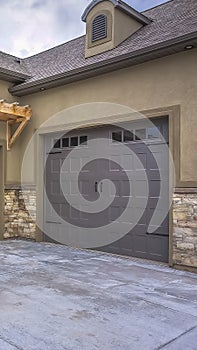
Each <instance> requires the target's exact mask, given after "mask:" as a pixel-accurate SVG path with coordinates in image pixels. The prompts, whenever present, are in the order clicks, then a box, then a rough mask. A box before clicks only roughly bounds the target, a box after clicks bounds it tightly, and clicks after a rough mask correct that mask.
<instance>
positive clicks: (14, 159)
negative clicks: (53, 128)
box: [0, 80, 21, 183]
mask: <svg viewBox="0 0 197 350" xmlns="http://www.w3.org/2000/svg"><path fill="white" fill-rule="evenodd" d="M10 86H12V84H11V83H10V82H7V81H3V80H0V99H4V100H6V101H7V102H15V101H20V99H19V98H17V97H13V96H12V95H11V94H10V93H9V91H8V89H9V87H10ZM0 139H1V140H6V123H5V122H0ZM20 142H21V139H18V140H17V142H16V144H15V146H14V147H13V148H12V150H11V151H9V152H6V153H5V165H6V169H5V176H6V182H10V183H16V182H20V164H21V161H20ZM5 144H6V143H5Z"/></svg>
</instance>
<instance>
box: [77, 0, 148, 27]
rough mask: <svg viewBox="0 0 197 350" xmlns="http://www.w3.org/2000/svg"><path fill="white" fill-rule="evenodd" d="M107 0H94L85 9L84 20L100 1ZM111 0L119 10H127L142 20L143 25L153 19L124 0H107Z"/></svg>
mask: <svg viewBox="0 0 197 350" xmlns="http://www.w3.org/2000/svg"><path fill="white" fill-rule="evenodd" d="M103 1H106V0H93V1H92V2H91V3H90V4H89V5H88V6H87V7H86V9H85V11H84V13H83V15H82V17H81V19H82V21H83V22H86V19H87V16H88V14H89V13H90V11H91V10H92V9H93V8H94V7H95V6H96V5H98V4H99V3H101V2H103ZM107 1H109V2H111V3H112V4H113V5H114V7H116V8H118V9H119V10H121V11H123V12H125V13H126V14H127V15H129V16H131V17H132V18H134V19H136V21H137V22H140V23H141V24H143V25H146V24H149V23H151V20H150V19H149V18H148V17H146V16H144V15H143V14H142V13H140V12H138V11H136V10H135V9H134V8H132V7H131V6H129V5H128V4H126V3H125V2H124V1H121V0H107Z"/></svg>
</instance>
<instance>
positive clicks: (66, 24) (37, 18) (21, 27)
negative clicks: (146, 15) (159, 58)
mask: <svg viewBox="0 0 197 350" xmlns="http://www.w3.org/2000/svg"><path fill="white" fill-rule="evenodd" d="M165 1H166V0H127V2H128V3H129V4H130V5H131V6H133V7H134V8H136V9H138V10H139V11H142V10H144V9H146V8H149V7H152V6H154V5H157V4H159V3H162V2H165ZM89 3H90V0H80V1H79V0H66V1H65V0H58V1H54V0H25V1H21V0H0V4H1V36H0V50H1V51H4V52H7V53H11V54H13V55H16V56H19V57H27V56H30V55H32V54H35V53H38V52H40V51H43V50H46V49H48V48H50V47H53V46H56V45H58V44H61V43H63V42H66V41H68V40H71V39H72V38H75V37H77V36H80V35H83V34H84V33H85V25H84V23H83V22H82V21H81V15H82V13H83V11H84V9H85V8H86V7H87V5H88V4H89Z"/></svg>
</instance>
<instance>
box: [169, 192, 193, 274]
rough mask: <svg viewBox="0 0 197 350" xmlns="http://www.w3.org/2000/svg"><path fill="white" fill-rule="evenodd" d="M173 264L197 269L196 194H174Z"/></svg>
mask: <svg viewBox="0 0 197 350" xmlns="http://www.w3.org/2000/svg"><path fill="white" fill-rule="evenodd" d="M173 263H174V264H177V265H185V266H190V267H191V266H192V267H195V268H196V267H197V193H193V194H189V193H176V194H174V199H173Z"/></svg>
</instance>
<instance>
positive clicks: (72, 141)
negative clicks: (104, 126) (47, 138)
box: [53, 135, 88, 148]
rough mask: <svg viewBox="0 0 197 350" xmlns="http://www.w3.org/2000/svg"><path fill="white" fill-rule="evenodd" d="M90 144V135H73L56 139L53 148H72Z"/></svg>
mask: <svg viewBox="0 0 197 350" xmlns="http://www.w3.org/2000/svg"><path fill="white" fill-rule="evenodd" d="M87 144H88V137H87V136H86V135H83V136H73V137H62V138H61V139H58V140H57V139H54V141H53V148H70V147H77V146H79V145H80V146H84V145H87Z"/></svg>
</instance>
